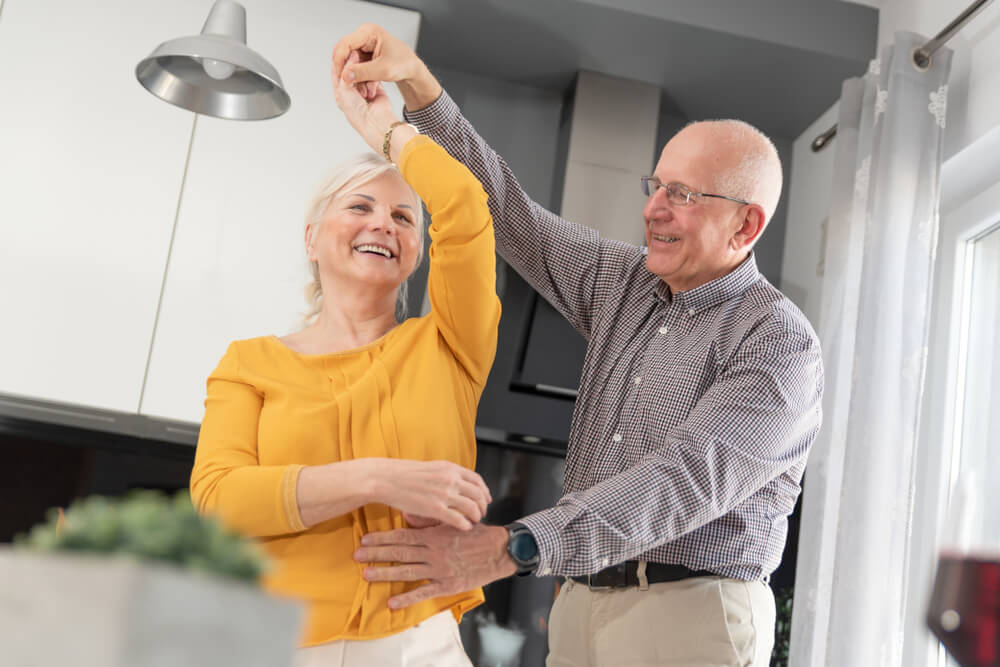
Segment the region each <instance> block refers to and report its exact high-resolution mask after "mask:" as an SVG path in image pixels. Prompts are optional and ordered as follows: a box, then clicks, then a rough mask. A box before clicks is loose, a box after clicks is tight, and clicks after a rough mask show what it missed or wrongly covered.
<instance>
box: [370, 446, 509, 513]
mask: <svg viewBox="0 0 1000 667" xmlns="http://www.w3.org/2000/svg"><path fill="white" fill-rule="evenodd" d="M358 460H364V459H358ZM369 462H370V464H371V466H372V477H373V481H374V482H375V491H374V502H380V503H384V504H386V505H389V506H390V507H395V508H396V509H398V510H400V511H402V512H405V513H407V514H410V515H417V516H420V517H426V518H427V519H433V520H436V521H440V522H441V523H444V524H447V525H449V526H454V527H455V528H458V529H459V530H471V529H472V527H473V526H474V525H475V524H477V523H478V522H479V521H480V519H482V518H483V516H484V515H485V514H486V507H487V505H489V504H490V502H491V501H492V500H493V498H492V496H491V495H490V490H489V488H488V487H487V486H486V482H484V481H483V478H482V477H480V476H479V475H478V474H477V473H475V472H473V471H472V470H469V469H468V468H463V467H462V466H460V465H458V464H456V463H452V462H450V461H413V460H409V459H369Z"/></svg>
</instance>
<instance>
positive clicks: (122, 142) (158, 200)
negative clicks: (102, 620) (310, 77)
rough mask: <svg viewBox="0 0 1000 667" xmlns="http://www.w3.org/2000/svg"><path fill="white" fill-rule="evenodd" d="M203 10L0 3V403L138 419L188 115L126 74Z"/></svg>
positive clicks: (196, 21)
mask: <svg viewBox="0 0 1000 667" xmlns="http://www.w3.org/2000/svg"><path fill="white" fill-rule="evenodd" d="M204 12H205V7H204V6H203V3H201V2H193V1H188V0H181V1H177V0H174V1H172V2H169V3H164V2H146V1H143V2H139V1H137V0H102V1H101V2H72V1H71V0H5V2H3V7H2V13H0V91H2V92H0V322H2V326H0V394H8V395H11V394H12V395H16V396H22V397H27V398H34V399H48V400H51V401H58V402H61V403H73V404H79V405H86V406H91V407H99V408H107V409H111V410H117V411H123V412H132V413H135V412H136V410H137V409H138V404H139V396H140V391H141V388H142V383H143V374H144V371H145V367H146V361H147V356H148V353H149V344H150V338H151V336H152V332H153V320H154V315H155V312H156V307H157V300H158V297H159V292H160V286H161V280H162V276H163V267H164V263H165V261H166V257H167V247H168V245H169V240H170V230H171V226H172V224H173V220H174V214H175V211H176V209H177V197H178V193H179V191H180V185H181V176H182V173H183V168H184V158H185V154H186V152H187V148H188V140H189V137H190V135H191V126H192V120H193V115H192V114H190V113H184V112H182V111H180V110H179V109H177V108H174V107H171V106H169V105H167V104H164V103H163V102H161V101H159V100H157V99H156V98H155V97H153V96H152V95H150V94H149V93H148V92H146V91H145V90H144V89H143V88H142V86H140V85H139V83H138V82H137V81H136V79H135V73H134V69H135V65H136V63H138V62H139V60H140V59H142V58H143V57H145V56H146V55H147V54H148V53H149V52H150V51H151V50H152V49H153V48H154V47H155V46H156V45H157V44H159V43H160V42H162V41H164V40H166V39H168V38H171V37H174V36H177V35H181V34H185V33H191V32H194V33H196V32H197V31H198V29H199V27H200V25H201V22H202V21H204V18H205V17H204V16H203V14H204Z"/></svg>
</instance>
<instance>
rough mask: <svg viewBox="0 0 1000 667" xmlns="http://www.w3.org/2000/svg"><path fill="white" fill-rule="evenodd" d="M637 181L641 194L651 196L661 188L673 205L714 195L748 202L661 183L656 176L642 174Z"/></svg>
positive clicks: (681, 204)
mask: <svg viewBox="0 0 1000 667" xmlns="http://www.w3.org/2000/svg"><path fill="white" fill-rule="evenodd" d="M639 182H640V184H641V186H642V194H644V195H646V196H647V197H651V196H653V195H654V194H656V189H657V188H663V190H664V192H666V193H667V200H668V201H669V202H670V203H671V204H673V205H674V206H690V205H691V204H693V203H695V201H696V200H697V198H698V197H716V198H718V199H728V200H729V201H734V202H736V203H738V204H749V203H750V202H748V201H746V200H744V199H737V198H736V197H727V196H726V195H713V194H709V193H707V192H695V191H694V190H692V189H691V188H689V187H687V186H686V185H681V184H680V183H661V182H660V179H658V178H657V177H656V176H642V177H640V178H639Z"/></svg>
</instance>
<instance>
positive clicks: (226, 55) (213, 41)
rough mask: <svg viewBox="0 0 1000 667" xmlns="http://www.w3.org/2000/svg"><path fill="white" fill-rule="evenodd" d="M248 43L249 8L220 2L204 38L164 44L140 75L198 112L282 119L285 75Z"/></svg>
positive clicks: (158, 91) (149, 85)
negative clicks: (283, 80)
mask: <svg viewBox="0 0 1000 667" xmlns="http://www.w3.org/2000/svg"><path fill="white" fill-rule="evenodd" d="M246 41H247V15H246V10H245V9H244V8H243V6H242V5H240V4H239V3H237V2H232V0H217V2H216V3H215V4H214V5H213V6H212V11H211V12H209V14H208V19H206V20H205V26H204V27H203V28H202V29H201V34H200V35H194V36H192V37H179V38H177V39H172V40H170V41H168V42H164V43H163V44H160V45H159V46H158V47H156V49H155V50H154V51H153V52H152V53H151V54H150V55H149V57H147V58H145V59H144V60H142V61H141V62H140V63H139V64H138V65H137V66H136V68H135V76H136V78H137V79H139V83H141V84H142V85H143V87H144V88H145V89H146V90H148V91H149V92H151V93H153V94H154V95H156V96H157V97H159V98H160V99H162V100H165V101H167V102H170V103H171V104H173V105H176V106H179V107H182V108H184V109H187V110H189V111H194V112H195V113H199V114H204V115H206V116H215V117H216V118H225V119H229V120H264V119H267V118H274V117H275V116H280V115H281V114H283V113H285V112H286V111H288V107H289V105H290V104H291V99H290V98H289V97H288V93H286V92H285V89H284V86H283V85H282V83H281V76H280V75H279V74H278V70H276V69H275V68H274V67H273V66H272V65H271V63H269V62H267V60H265V59H264V58H263V57H262V56H261V55H260V54H258V53H257V52H255V51H253V50H251V49H250V48H248V47H247V45H246Z"/></svg>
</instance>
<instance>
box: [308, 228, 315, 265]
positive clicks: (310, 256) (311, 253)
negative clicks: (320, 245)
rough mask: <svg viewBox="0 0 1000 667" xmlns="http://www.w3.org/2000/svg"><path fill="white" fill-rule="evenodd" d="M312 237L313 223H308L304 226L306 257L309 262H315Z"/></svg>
mask: <svg viewBox="0 0 1000 667" xmlns="http://www.w3.org/2000/svg"><path fill="white" fill-rule="evenodd" d="M312 236H313V223H311V222H310V223H309V224H307V225H306V238H305V241H306V257H307V258H308V259H309V261H310V262H315V261H316V250H315V249H314V248H313V243H312Z"/></svg>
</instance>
